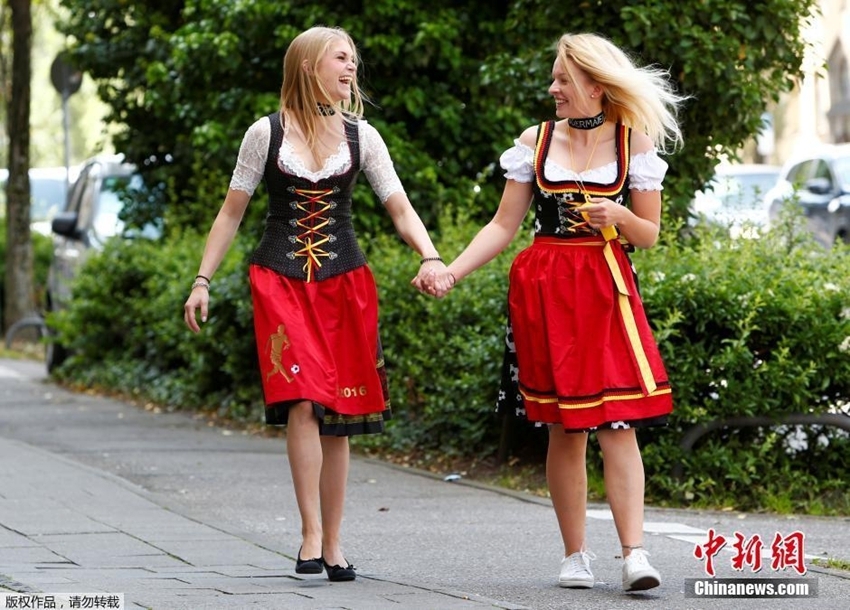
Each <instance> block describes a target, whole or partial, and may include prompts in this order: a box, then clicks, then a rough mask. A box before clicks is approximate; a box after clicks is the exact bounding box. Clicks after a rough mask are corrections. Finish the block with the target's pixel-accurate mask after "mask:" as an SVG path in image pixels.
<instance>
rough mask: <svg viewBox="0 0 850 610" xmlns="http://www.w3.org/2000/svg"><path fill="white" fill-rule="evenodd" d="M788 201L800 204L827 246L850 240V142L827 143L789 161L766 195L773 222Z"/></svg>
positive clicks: (810, 225) (819, 239)
mask: <svg viewBox="0 0 850 610" xmlns="http://www.w3.org/2000/svg"><path fill="white" fill-rule="evenodd" d="M788 204H791V205H799V206H800V208H801V209H802V212H803V214H804V215H805V216H806V219H807V220H808V226H809V229H810V230H811V231H812V233H813V234H814V236H815V238H816V239H817V240H818V241H819V242H820V243H821V244H823V245H824V246H826V247H830V246H832V244H834V243H836V242H844V243H850V144H836V145H831V146H824V147H822V148H819V149H817V150H816V151H814V152H812V153H807V154H803V155H799V156H797V157H795V158H794V159H793V160H791V161H789V162H788V163H786V164H785V165H784V167H783V168H782V172H781V174H780V177H779V181H778V182H777V184H776V186H775V187H774V188H772V189H771V190H770V191H768V192H767V194H766V195H765V205H766V206H767V209H768V214H769V217H770V222H771V224H773V223H775V222H776V219H777V218H778V216H779V214H780V211H781V210H782V208H783V206H784V205H788Z"/></svg>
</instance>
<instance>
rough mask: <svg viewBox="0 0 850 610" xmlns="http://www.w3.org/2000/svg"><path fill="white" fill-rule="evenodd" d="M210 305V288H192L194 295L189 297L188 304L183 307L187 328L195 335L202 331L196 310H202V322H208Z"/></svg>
mask: <svg viewBox="0 0 850 610" xmlns="http://www.w3.org/2000/svg"><path fill="white" fill-rule="evenodd" d="M209 303H210V289H209V286H204V285H198V286H195V287H194V288H192V293H191V294H190V295H189V298H188V299H186V304H185V305H183V320H184V321H185V322H186V326H188V327H189V330H191V331H192V332H193V333H198V332H200V331H201V327H200V325H199V324H198V320H197V317H196V310H198V309H200V310H201V322H206V321H207V314H208V312H209Z"/></svg>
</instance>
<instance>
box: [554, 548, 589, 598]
mask: <svg viewBox="0 0 850 610" xmlns="http://www.w3.org/2000/svg"><path fill="white" fill-rule="evenodd" d="M592 559H596V555H594V554H593V553H589V552H588V551H578V552H576V553H573V554H572V555H569V556H568V557H564V558H563V559H562V560H561V574H560V576H558V584H559V585H560V586H562V587H569V588H572V589H590V588H592V587H593V583H594V582H595V580H594V578H593V572H591V571H590V561H591V560H592Z"/></svg>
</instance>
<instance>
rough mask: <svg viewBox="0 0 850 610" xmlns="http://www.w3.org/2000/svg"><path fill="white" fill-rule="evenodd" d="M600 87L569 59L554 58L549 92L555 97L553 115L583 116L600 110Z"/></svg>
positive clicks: (565, 116)
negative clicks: (563, 60)
mask: <svg viewBox="0 0 850 610" xmlns="http://www.w3.org/2000/svg"><path fill="white" fill-rule="evenodd" d="M599 93H600V87H599V86H598V85H597V84H596V83H595V82H593V81H592V80H591V78H590V77H589V76H588V75H587V73H586V72H584V70H582V69H580V68H579V67H578V66H576V64H575V63H574V62H573V60H571V59H567V60H566V61H565V62H562V61H561V60H560V59H556V60H555V63H554V65H553V66H552V84H551V85H549V94H550V95H551V96H552V97H553V98H554V99H555V115H556V116H557V117H558V118H560V119H566V118H573V119H578V118H584V117H590V116H594V115H597V114H599V112H601V110H602V102H601V96H600V95H599Z"/></svg>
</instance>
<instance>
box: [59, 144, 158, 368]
mask: <svg viewBox="0 0 850 610" xmlns="http://www.w3.org/2000/svg"><path fill="white" fill-rule="evenodd" d="M145 190H146V187H145V184H144V181H143V180H142V177H141V176H140V174H139V173H138V172H137V171H136V168H135V166H133V165H132V164H130V163H126V162H125V161H124V158H123V157H122V156H99V157H95V158H93V159H90V160H88V161H86V162H85V163H84V164H83V165H82V166H81V168H80V172H79V176H78V178H77V180H76V181H75V183H74V186H73V188H72V189H71V193H70V195H69V198H68V205H67V207H66V209H65V210H63V211H62V212H59V213H58V214H56V216H54V218H53V221H52V231H53V260H52V262H51V265H50V270H49V272H48V277H47V299H46V300H47V310H48V312H50V311H57V310H59V309H62V308H63V307H65V306H66V305H67V304H68V302H69V301H70V299H71V286H72V282H73V280H74V277H75V276H76V275H77V273H78V272H79V269H80V266H81V265H82V263H83V262H84V261H85V259H86V257H87V256H88V255H90V254H91V253H92V252H97V251H99V250H101V249H102V248H103V246H104V244H106V242H107V241H108V240H109V239H112V238H113V237H116V236H120V237H127V236H131V237H146V238H154V239H155V238H157V237H159V236H160V235H161V233H162V230H161V227H159V226H156V225H153V224H150V225H147V226H145V227H144V229H141V230H137V229H133V230H128V229H127V227H126V226H125V223H124V221H123V220H122V218H121V212H122V210H123V208H124V206H125V203H126V201H127V200H128V198H129V197H133V196H135V195H138V194H139V192H140V191H145ZM48 332H50V329H49V328H48ZM66 357H67V350H66V349H65V347H64V346H62V345H61V344H60V343H58V342H57V341H56V340H55V337H53V338H52V340H51V341H49V342H48V347H47V354H46V360H47V369H48V371H52V370H53V369H54V368H55V367H56V366H58V365H59V364H61V363H62V361H63V360H64V359H65V358H66Z"/></svg>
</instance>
